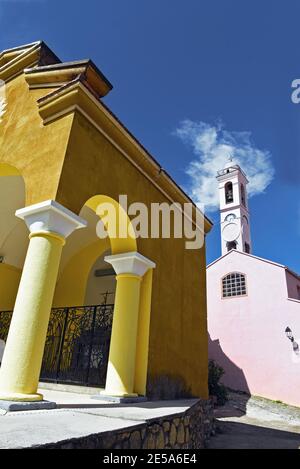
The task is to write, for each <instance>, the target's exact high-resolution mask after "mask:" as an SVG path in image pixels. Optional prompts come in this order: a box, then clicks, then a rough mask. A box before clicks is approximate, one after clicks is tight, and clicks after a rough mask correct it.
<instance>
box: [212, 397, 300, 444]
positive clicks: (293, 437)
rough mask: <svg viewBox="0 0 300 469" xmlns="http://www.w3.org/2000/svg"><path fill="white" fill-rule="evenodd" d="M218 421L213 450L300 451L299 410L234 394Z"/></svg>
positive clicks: (218, 412)
mask: <svg viewBox="0 0 300 469" xmlns="http://www.w3.org/2000/svg"><path fill="white" fill-rule="evenodd" d="M215 417H216V418H217V419H218V425H217V427H218V431H217V434H216V436H215V437H213V438H212V439H211V441H210V445H209V448H210V449H299V448H300V408H297V407H290V406H286V405H284V404H279V403H275V402H273V401H269V400H267V399H262V398H258V397H251V398H249V397H247V396H245V395H243V394H237V393H231V394H230V399H229V402H228V403H227V404H226V405H225V406H224V407H219V408H217V409H216V411H215Z"/></svg>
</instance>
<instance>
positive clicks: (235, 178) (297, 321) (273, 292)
mask: <svg viewBox="0 0 300 469" xmlns="http://www.w3.org/2000/svg"><path fill="white" fill-rule="evenodd" d="M217 178H218V181H219V189H220V211H221V238H222V257H221V258H219V259H217V260H216V261H214V262H212V263H211V264H210V265H209V266H208V267H207V298H208V330H209V357H210V358H211V359H214V360H215V361H216V362H217V363H218V364H219V365H221V366H222V367H223V369H224V371H225V375H224V377H223V382H224V383H225V384H226V385H227V386H228V387H229V388H231V389H234V390H240V391H244V392H247V393H249V394H252V395H258V396H262V397H266V398H269V399H272V400H280V401H282V402H285V403H288V404H291V405H297V406H299V405H300V396H299V386H300V374H299V370H300V277H299V275H298V274H296V273H294V272H292V271H291V270H290V269H288V268H287V267H286V266H283V265H280V264H278V263H275V262H272V261H269V260H266V259H262V258H258V257H256V256H254V255H253V254H252V244H251V236H250V217H249V209H248V200H247V190H246V185H247V179H246V176H245V174H244V173H243V171H242V169H241V168H240V167H239V166H238V165H234V164H233V163H232V162H230V163H229V164H228V165H227V167H226V168H225V169H224V170H222V171H220V172H219V174H218V176H217Z"/></svg>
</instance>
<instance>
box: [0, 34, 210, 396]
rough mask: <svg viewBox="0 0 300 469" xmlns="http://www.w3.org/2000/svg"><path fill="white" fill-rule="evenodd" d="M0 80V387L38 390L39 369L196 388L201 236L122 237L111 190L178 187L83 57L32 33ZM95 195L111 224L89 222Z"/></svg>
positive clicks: (176, 390)
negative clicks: (63, 54) (109, 101)
mask: <svg viewBox="0 0 300 469" xmlns="http://www.w3.org/2000/svg"><path fill="white" fill-rule="evenodd" d="M0 80H1V83H2V87H1V89H2V90H5V94H3V95H1V96H2V98H1V96H0V99H1V100H0V215H1V222H0V338H1V339H2V340H4V341H5V343H6V345H5V352H4V355H3V359H2V365H1V370H0V400H2V401H30V402H31V401H41V400H42V399H43V396H42V395H41V394H39V393H38V391H37V389H38V384H39V381H40V380H41V381H49V382H55V383H60V382H61V383H72V384H81V385H84V386H96V387H102V388H103V393H102V396H103V397H105V396H113V397H116V398H125V399H126V398H134V397H136V396H147V397H149V398H151V397H155V396H158V397H166V398H171V397H180V396H187V395H189V396H195V397H200V398H203V399H207V398H208V376H207V375H208V365H207V362H208V355H207V354H208V352H207V348H208V346H207V342H208V339H207V315H206V280H205V276H206V274H205V272H206V270H205V264H206V263H205V243H204V245H203V246H202V248H201V249H186V248H185V239H183V238H176V237H170V238H169V239H164V238H162V237H156V238H153V237H148V238H146V237H145V238H143V237H136V236H135V235H134V234H133V233H134V229H133V228H132V226H131V224H132V221H131V218H130V216H129V215H128V214H127V213H126V211H125V210H124V207H123V206H122V205H120V202H119V197H120V195H122V194H126V196H127V199H128V204H132V203H135V202H137V201H138V202H141V203H143V204H145V206H147V207H150V205H151V204H153V203H157V204H162V203H168V204H172V203H178V204H182V205H183V204H185V203H190V202H191V201H190V199H189V198H188V196H187V195H186V194H185V193H184V192H183V191H182V190H181V189H180V188H179V187H178V186H177V185H176V183H175V182H174V181H173V180H172V179H171V177H170V176H169V175H168V174H167V173H166V172H165V171H164V170H163V168H162V167H161V166H160V165H159V163H158V162H157V161H156V160H155V159H154V158H153V157H152V156H151V155H150V154H149V153H148V152H147V151H146V150H145V148H144V147H143V146H142V145H141V144H140V143H139V142H138V140H137V139H136V138H135V137H134V136H133V135H132V134H131V133H130V132H129V131H128V130H127V129H126V127H125V126H124V125H123V124H122V123H121V122H120V121H119V120H118V118H117V117H116V116H115V115H114V114H113V113H112V112H111V111H110V110H109V109H108V107H107V106H106V105H105V103H104V100H105V96H106V95H107V94H108V93H109V92H110V91H111V90H112V85H111V84H110V82H109V81H108V80H107V79H106V78H105V76H104V75H103V74H102V73H101V72H100V70H98V68H97V67H96V66H95V65H94V64H93V62H92V61H90V60H88V61H77V62H71V63H61V61H60V60H59V59H58V57H57V56H56V55H55V54H54V53H53V52H52V51H51V50H50V49H49V48H48V47H47V46H46V45H45V44H44V43H43V42H36V43H33V44H29V45H25V46H21V47H18V48H14V49H9V50H5V51H3V52H2V53H1V54H0ZM101 204H111V205H112V206H113V207H114V208H115V210H116V213H117V214H118V220H121V221H123V222H124V224H125V226H126V232H125V235H124V233H123V235H122V236H118V235H116V233H112V232H110V229H109V226H108V225H105V224H104V226H105V228H106V229H107V231H108V236H107V237H106V238H100V237H99V236H97V226H98V224H99V220H100V221H101V214H100V215H99V210H98V207H99V205H101ZM196 213H197V214H198V216H199V210H198V209H197V207H195V206H194V207H193V215H192V217H193V220H194V222H195V218H194V217H195V214H196ZM200 215H201V216H202V219H203V236H205V235H206V234H207V233H208V232H209V231H210V229H211V222H210V221H209V220H208V219H207V218H206V217H205V216H204V215H203V214H200ZM102 221H103V220H102ZM103 223H104V221H103ZM195 225H196V222H195ZM196 228H197V227H196ZM200 229H201V227H199V230H200ZM9 326H10V327H9ZM8 329H9V332H8Z"/></svg>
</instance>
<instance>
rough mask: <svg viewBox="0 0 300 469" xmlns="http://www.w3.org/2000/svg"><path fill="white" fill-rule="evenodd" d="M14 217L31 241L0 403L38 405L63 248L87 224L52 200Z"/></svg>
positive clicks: (0, 381)
mask: <svg viewBox="0 0 300 469" xmlns="http://www.w3.org/2000/svg"><path fill="white" fill-rule="evenodd" d="M16 216H17V217H18V218H21V219H23V220H24V221H25V223H26V225H27V226H28V228H29V230H30V235H29V239H30V242H29V247H28V251H27V256H26V260H25V264H24V268H23V273H22V277H21V282H20V285H19V290H18V294H17V299H16V304H15V308H14V312H13V318H12V322H11V326H10V329H9V334H8V338H7V343H6V347H5V352H4V356H3V360H2V366H1V370H0V401H3V400H6V401H22V402H27V401H29V402H30V401H40V400H42V399H43V396H42V395H40V394H37V388H38V382H39V376H40V370H41V364H42V359H43V353H44V347H45V341H46V335H47V328H48V323H49V316H50V311H51V307H52V301H53V295H54V290H55V285H56V280H57V274H58V268H59V263H60V257H61V252H62V248H63V245H64V244H65V239H66V238H67V237H68V236H69V235H70V234H71V233H72V232H73V231H74V230H76V229H78V228H83V227H85V226H86V222H85V221H84V220H82V219H81V218H79V217H78V216H77V215H75V214H74V213H72V212H71V211H69V210H68V209H66V208H65V207H63V206H62V205H60V204H58V203H57V202H55V201H53V200H49V201H45V202H42V203H40V204H36V205H32V206H30V207H26V208H24V209H21V210H18V211H17V212H16Z"/></svg>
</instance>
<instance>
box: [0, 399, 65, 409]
mask: <svg viewBox="0 0 300 469" xmlns="http://www.w3.org/2000/svg"><path fill="white" fill-rule="evenodd" d="M56 407H57V405H56V402H50V401H35V402H34V401H31V402H30V401H27V402H26V401H23V402H22V401H3V400H0V410H5V411H6V412H24V411H25V410H51V409H56Z"/></svg>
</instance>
